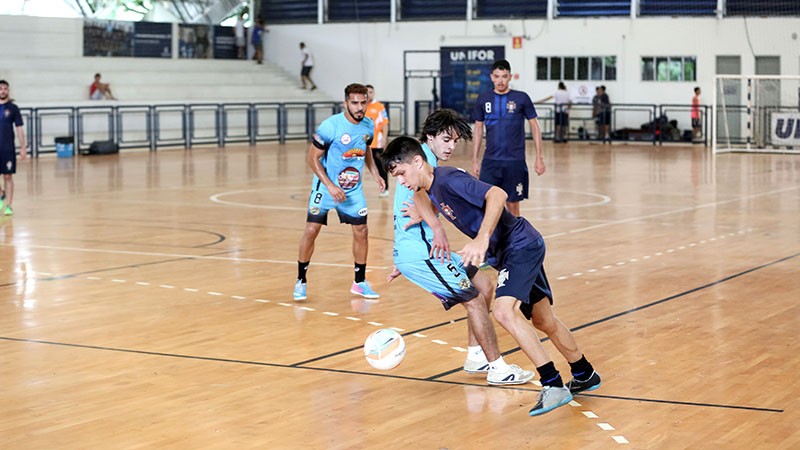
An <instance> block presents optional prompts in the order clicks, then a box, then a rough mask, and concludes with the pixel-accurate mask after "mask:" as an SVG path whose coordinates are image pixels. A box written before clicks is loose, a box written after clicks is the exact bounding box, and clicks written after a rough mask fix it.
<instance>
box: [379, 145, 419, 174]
mask: <svg viewBox="0 0 800 450" xmlns="http://www.w3.org/2000/svg"><path fill="white" fill-rule="evenodd" d="M414 156H421V157H422V159H423V160H424V161H427V159H426V158H425V152H424V151H422V145H421V144H420V143H419V141H418V140H416V139H414V138H413V137H411V136H400V137H396V138H394V139H393V140H392V142H389V145H387V146H386V148H385V149H384V150H383V153H382V154H381V159H382V160H383V164H384V167H386V171H387V172H389V173H391V172H392V171H393V170H394V168H395V167H397V165H398V164H402V163H410V162H411V161H412V160H413V159H414Z"/></svg>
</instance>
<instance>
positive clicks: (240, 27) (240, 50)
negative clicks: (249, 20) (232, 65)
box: [233, 11, 247, 59]
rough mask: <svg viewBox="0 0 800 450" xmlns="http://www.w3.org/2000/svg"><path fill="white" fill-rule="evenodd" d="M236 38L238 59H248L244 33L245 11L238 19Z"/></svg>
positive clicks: (235, 26) (235, 27)
mask: <svg viewBox="0 0 800 450" xmlns="http://www.w3.org/2000/svg"><path fill="white" fill-rule="evenodd" d="M233 30H234V35H235V36H236V57H237V58H239V59H247V39H246V38H245V33H244V11H242V12H241V13H240V14H239V16H238V17H237V18H236V25H234V27H233Z"/></svg>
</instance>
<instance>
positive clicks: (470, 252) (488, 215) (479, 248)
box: [458, 186, 508, 267]
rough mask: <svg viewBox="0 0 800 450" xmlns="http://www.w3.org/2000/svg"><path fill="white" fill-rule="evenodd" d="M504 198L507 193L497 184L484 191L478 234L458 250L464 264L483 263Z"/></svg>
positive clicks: (475, 264) (504, 201) (477, 264)
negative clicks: (481, 218)
mask: <svg viewBox="0 0 800 450" xmlns="http://www.w3.org/2000/svg"><path fill="white" fill-rule="evenodd" d="M506 199H508V194H506V192H505V191H504V190H502V189H500V188H499V187H497V186H492V187H491V188H490V189H489V190H488V191H486V195H485V196H484V200H485V201H486V203H485V204H484V208H485V209H484V214H483V221H481V227H480V228H479V229H478V234H477V236H475V238H474V239H472V240H471V241H470V242H469V243H468V244H467V245H465V246H464V248H462V249H461V251H460V252H458V254H459V255H461V257H462V258H463V260H464V265H468V264H471V265H473V266H475V267H478V266H480V265H481V264H482V263H483V260H484V258H485V257H486V250H488V249H489V239H491V237H492V233H494V229H495V228H497V222H498V221H499V220H500V215H501V214H502V213H503V208H505V204H506Z"/></svg>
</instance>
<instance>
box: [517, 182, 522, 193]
mask: <svg viewBox="0 0 800 450" xmlns="http://www.w3.org/2000/svg"><path fill="white" fill-rule="evenodd" d="M517 195H522V183H517Z"/></svg>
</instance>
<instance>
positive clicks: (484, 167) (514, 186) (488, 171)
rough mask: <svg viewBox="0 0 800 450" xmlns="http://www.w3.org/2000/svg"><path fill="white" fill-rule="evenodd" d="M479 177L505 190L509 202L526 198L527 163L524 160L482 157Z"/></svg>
mask: <svg viewBox="0 0 800 450" xmlns="http://www.w3.org/2000/svg"><path fill="white" fill-rule="evenodd" d="M480 179H481V181H483V182H484V183H489V184H491V185H494V186H497V187H499V188H501V189H503V190H504V191H506V194H508V201H509V202H518V201H521V200H524V199H526V198H528V165H527V164H525V161H502V160H495V159H484V160H483V163H482V164H481V177H480Z"/></svg>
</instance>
